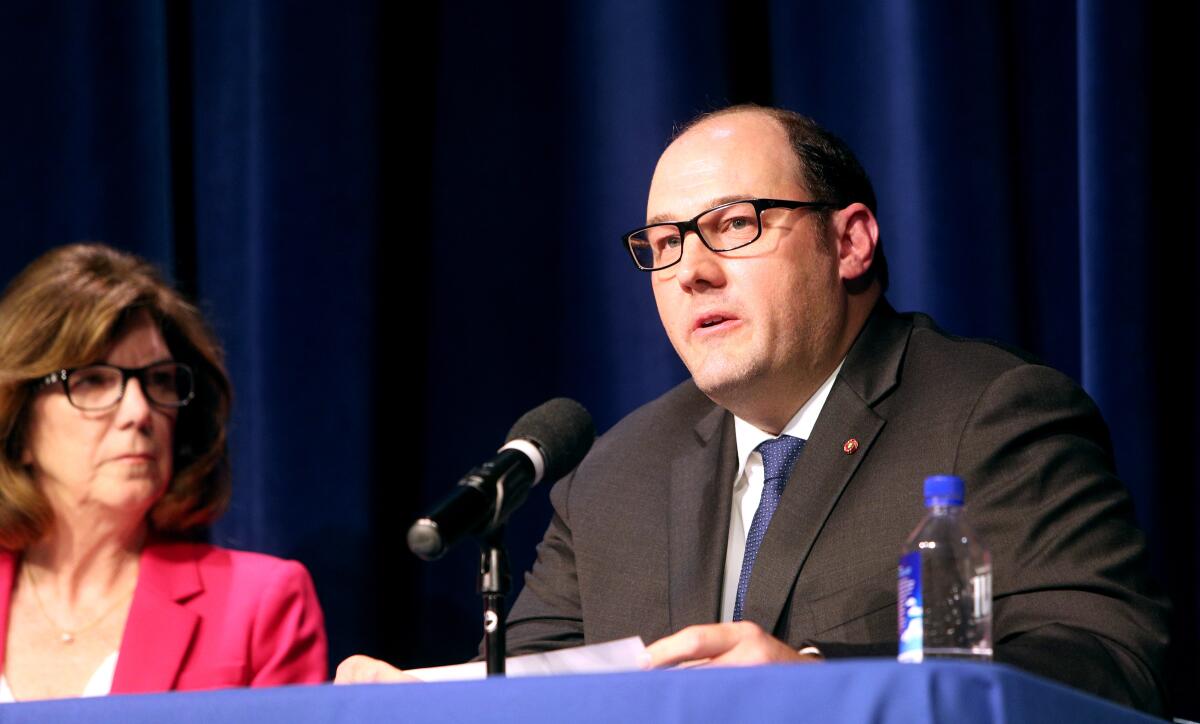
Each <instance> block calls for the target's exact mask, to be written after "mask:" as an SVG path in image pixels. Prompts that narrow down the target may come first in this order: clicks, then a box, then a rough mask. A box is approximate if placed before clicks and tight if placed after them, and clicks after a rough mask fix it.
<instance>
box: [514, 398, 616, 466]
mask: <svg viewBox="0 0 1200 724" xmlns="http://www.w3.org/2000/svg"><path fill="white" fill-rule="evenodd" d="M517 438H524V439H526V440H532V441H533V442H534V443H535V444H537V446H538V447H539V448H541V449H542V454H543V455H545V456H546V474H545V476H544V477H545V479H546V480H548V481H550V482H554V481H556V480H558V479H559V478H561V477H563V476H564V475H566V474H567V473H569V472H571V470H573V469H574V468H575V466H576V465H578V464H579V463H580V461H581V460H583V456H584V455H587V452H588V450H590V449H591V447H592V442H593V441H595V439H596V429H595V428H594V427H593V426H592V416H591V415H590V414H588V411H587V410H585V409H584V408H583V405H581V404H579V403H578V402H576V401H575V400H572V399H568V398H566V397H555V398H554V399H553V400H549V401H547V402H544V403H542V404H541V405H538V406H537V407H535V408H533V409H532V410H530V411H529V412H526V413H525V414H524V415H522V416H521V419H519V420H517V421H516V423H515V424H513V426H512V429H511V430H509V431H508V439H507V440H506V442H511V441H513V440H515V439H517Z"/></svg>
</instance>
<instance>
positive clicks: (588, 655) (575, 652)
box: [404, 636, 646, 681]
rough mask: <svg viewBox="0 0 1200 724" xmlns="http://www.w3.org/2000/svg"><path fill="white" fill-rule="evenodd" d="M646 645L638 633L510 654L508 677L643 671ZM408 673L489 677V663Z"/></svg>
mask: <svg viewBox="0 0 1200 724" xmlns="http://www.w3.org/2000/svg"><path fill="white" fill-rule="evenodd" d="M645 650H646V645H645V644H643V643H642V640H641V639H640V638H638V637H636V636H633V637H631V638H627V639H619V640H617V641H608V642H606V643H602V644H592V645H591V646H577V647H575V648H571V649H560V650H559V651H549V652H546V653H544V654H526V655H525V656H512V657H509V658H508V659H507V660H506V661H505V663H504V666H505V670H506V671H505V673H506V674H507V675H508V676H552V675H554V674H603V673H613V672H618V671H639V670H641V668H642V666H641V660H642V653H643V652H644V651H645ZM404 673H406V674H409V675H410V676H415V677H416V678H418V679H420V680H421V681H466V680H469V679H484V678H487V664H485V663H484V662H482V661H472V662H471V663H469V664H456V665H454V666H435V667H431V668H428V669H406V670H405V672H404Z"/></svg>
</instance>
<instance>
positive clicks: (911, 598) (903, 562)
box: [897, 475, 992, 662]
mask: <svg viewBox="0 0 1200 724" xmlns="http://www.w3.org/2000/svg"><path fill="white" fill-rule="evenodd" d="M965 487H966V486H965V484H964V483H963V480H962V478H958V477H954V476H953V475H934V476H932V477H929V478H926V479H925V507H926V508H928V510H929V512H928V513H926V515H925V517H924V518H923V519H922V520H921V523H920V524H919V525H918V526H917V529H916V530H914V531H913V532H912V535H910V536H909V537H908V541H907V542H906V543H905V544H904V550H903V551H902V552H901V555H900V571H899V573H900V577H899V587H898V599H897V605H898V608H899V615H900V656H899V657H898V658H899V660H900V661H904V662H920V661H923V660H925V659H928V658H956V659H975V660H979V661H990V660H991V658H992V557H991V554H989V553H988V551H987V549H986V548H984V546H983V544H982V543H980V541H979V538H978V536H976V535H975V532H974V531H973V530H971V528H970V526H968V525H967V522H966V520H964V517H963V492H964V489H965Z"/></svg>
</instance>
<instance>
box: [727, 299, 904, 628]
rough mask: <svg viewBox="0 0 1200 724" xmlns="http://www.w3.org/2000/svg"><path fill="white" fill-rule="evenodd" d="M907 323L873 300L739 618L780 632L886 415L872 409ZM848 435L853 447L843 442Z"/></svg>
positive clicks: (887, 382) (891, 373)
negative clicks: (809, 563)
mask: <svg viewBox="0 0 1200 724" xmlns="http://www.w3.org/2000/svg"><path fill="white" fill-rule="evenodd" d="M911 329H912V326H911V324H910V323H909V322H907V321H905V320H902V319H901V318H899V317H898V316H896V314H895V312H893V311H892V309H891V307H890V306H888V304H887V302H885V301H883V300H882V299H881V300H880V302H879V304H878V305H877V307H876V309H875V312H874V313H873V314H872V316H871V318H870V319H869V320H868V322H867V324H866V326H865V327H864V328H863V331H862V333H861V334H860V335H859V338H858V339H857V340H856V341H855V343H854V346H853V347H851V350H850V352H849V354H847V356H846V363H845V364H844V365H843V366H842V371H841V373H840V374H839V375H838V379H837V380H836V381H835V382H834V385H833V389H832V390H830V393H829V398H828V399H827V400H826V401H825V406H824V407H823V408H822V410H821V414H820V416H819V417H818V418H817V424H816V426H815V427H814V428H813V431H812V435H811V436H810V437H809V439H808V442H807V443H806V444H805V446H804V452H803V453H801V455H800V458H799V460H798V461H797V462H796V467H795V468H794V469H793V470H792V475H791V477H789V478H788V484H787V487H786V488H785V489H784V491H783V497H782V498H780V501H779V507H778V508H777V509H776V511H775V514H774V516H772V518H771V524H770V527H769V528H768V529H767V534H766V536H764V538H763V542H762V545H761V547H760V548H759V551H758V556H757V558H756V559H755V563H754V570H753V571H752V572H751V574H750V586H749V588H748V590H747V592H746V602H745V618H746V619H747V620H749V621H754V622H755V623H758V624H759V625H760V626H762V627H763V628H764V629H765V630H767V631H773V632H776V633H779V631H778V628H779V627H780V624H781V622H782V617H783V612H784V610H785V609H786V608H787V606H788V599H789V597H790V596H791V594H792V591H793V589H794V588H795V584H796V579H797V576H799V574H800V571H801V569H803V567H804V563H805V561H807V559H808V555H809V553H810V552H811V551H812V547H813V544H814V543H815V542H816V539H817V536H818V535H820V533H821V529H822V528H823V527H824V526H825V522H826V521H827V520H828V519H829V516H830V514H831V513H832V512H833V509H834V507H835V506H836V505H837V503H838V500H839V499H840V498H841V497H842V494H843V493H844V492H845V490H846V488H847V486H848V485H849V484H850V480H851V478H852V477H853V476H854V472H855V471H856V470H857V469H858V467H859V465H860V464H861V463H862V461H863V459H865V458H866V456H867V454H868V453H869V452H870V450H871V445H872V443H873V442H874V441H875V438H876V437H877V436H878V435H879V432H880V430H882V429H883V426H884V424H885V420H884V419H883V418H882V417H880V416H879V415H877V414H876V413H875V411H874V410H873V409H872V407H873V405H874V404H875V403H876V402H877V401H878V400H879V399H880V398H881V397H883V396H884V395H886V394H887V393H888V392H889V391H890V390H891V389H892V388H893V387H894V386H895V385H896V383H897V381H898V376H899V370H900V363H901V362H902V361H903V358H904V349H905V346H906V345H907V341H908V334H909V332H910V331H911ZM851 438H853V439H854V440H855V441H856V442H857V449H856V450H854V451H852V452H851V453H847V452H846V451H845V450H844V448H843V446H844V445H845V444H846V442H847V441H848V440H850V439H851Z"/></svg>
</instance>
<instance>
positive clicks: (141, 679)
mask: <svg viewBox="0 0 1200 724" xmlns="http://www.w3.org/2000/svg"><path fill="white" fill-rule="evenodd" d="M188 548H190V546H187V545H180V546H173V545H170V544H153V543H152V544H148V545H147V546H146V548H145V549H144V550H143V551H142V556H141V561H140V568H139V570H138V582H137V589H136V590H135V592H134V594H133V604H132V605H131V606H130V609H129V621H128V623H126V624H125V635H124V638H122V640H121V654H120V656H119V657H118V659H117V670H116V673H115V674H114V675H113V686H112V692H113V693H114V694H123V693H136V692H146V691H169V690H171V689H172V688H174V685H175V679H176V677H177V676H178V675H179V670H180V668H181V667H182V665H183V660H184V657H185V656H186V655H187V652H188V648H189V646H190V645H191V642H192V637H193V636H194V635H195V632H196V626H197V624H198V623H199V620H200V619H199V616H198V615H196V614H195V613H193V612H192V611H190V610H188V609H187V608H185V607H183V606H182V605H180V603H181V602H182V601H185V600H187V599H189V598H191V597H192V596H195V595H196V594H198V593H200V592H202V591H203V590H204V585H203V583H202V582H201V579H200V572H199V569H198V568H197V566H196V562H195V560H193V559H192V558H191V557H189V556H187V555H181V552H182V551H185V550H187V549H188Z"/></svg>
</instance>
